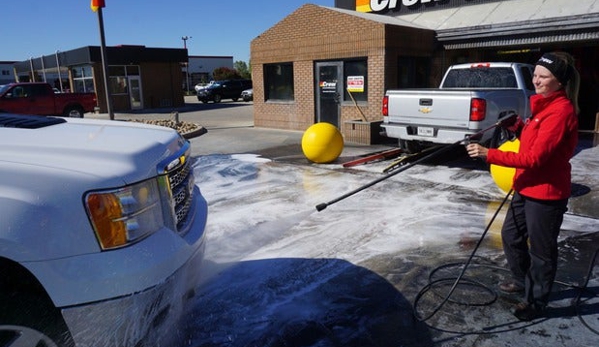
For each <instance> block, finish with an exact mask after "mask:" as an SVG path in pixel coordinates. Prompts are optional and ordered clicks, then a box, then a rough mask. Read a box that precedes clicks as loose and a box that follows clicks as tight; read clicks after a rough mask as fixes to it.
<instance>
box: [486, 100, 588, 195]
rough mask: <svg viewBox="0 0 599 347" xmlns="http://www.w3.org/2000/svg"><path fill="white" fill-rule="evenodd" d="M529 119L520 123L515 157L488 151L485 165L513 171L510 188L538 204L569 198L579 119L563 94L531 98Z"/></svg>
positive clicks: (492, 150)
mask: <svg viewBox="0 0 599 347" xmlns="http://www.w3.org/2000/svg"><path fill="white" fill-rule="evenodd" d="M530 107H531V111H532V116H531V117H530V118H529V119H527V120H526V122H525V123H523V122H520V126H521V128H522V132H521V134H520V150H519V152H518V153H513V152H502V151H500V150H498V149H489V153H488V155H487V162H488V163H490V164H496V165H501V166H507V167H514V168H516V174H515V175H514V183H513V188H514V190H515V191H517V192H519V193H520V194H522V195H523V196H527V197H530V198H534V199H541V200H561V199H567V198H569V197H570V193H571V166H570V158H572V156H573V155H574V150H575V148H576V145H577V143H578V118H577V117H576V112H575V110H574V106H573V105H572V103H571V102H570V100H569V99H568V98H567V97H566V93H565V92H564V91H563V90H559V91H556V92H554V93H553V94H551V95H549V96H547V97H544V96H542V95H540V94H537V95H533V96H531V98H530Z"/></svg>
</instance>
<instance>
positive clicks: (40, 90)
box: [31, 84, 48, 96]
mask: <svg viewBox="0 0 599 347" xmlns="http://www.w3.org/2000/svg"><path fill="white" fill-rule="evenodd" d="M47 94H48V87H47V86H46V85H42V84H38V85H33V86H31V96H44V95H47Z"/></svg>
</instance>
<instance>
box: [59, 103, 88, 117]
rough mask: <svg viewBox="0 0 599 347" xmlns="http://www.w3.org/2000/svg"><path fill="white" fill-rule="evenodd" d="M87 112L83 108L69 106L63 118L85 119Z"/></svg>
mask: <svg viewBox="0 0 599 347" xmlns="http://www.w3.org/2000/svg"><path fill="white" fill-rule="evenodd" d="M84 113H85V111H84V110H83V108H82V107H81V106H78V105H74V106H67V107H66V108H65V110H64V113H63V116H65V117H70V118H83V114H84Z"/></svg>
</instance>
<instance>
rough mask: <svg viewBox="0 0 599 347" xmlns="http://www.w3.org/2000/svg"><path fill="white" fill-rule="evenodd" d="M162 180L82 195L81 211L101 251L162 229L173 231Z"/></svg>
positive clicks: (137, 239) (169, 197)
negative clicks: (82, 208)
mask: <svg viewBox="0 0 599 347" xmlns="http://www.w3.org/2000/svg"><path fill="white" fill-rule="evenodd" d="M167 180H168V178H167V177H166V176H159V177H158V178H153V179H149V180H146V181H142V182H139V183H136V184H133V185H130V186H125V187H122V188H117V189H110V190H102V191H93V192H89V193H87V194H86V195H85V199H84V201H85V207H86V210H87V214H88V216H89V219H90V222H91V224H92V226H93V228H94V232H95V234H96V237H97V239H98V242H99V243H100V247H101V248H102V249H103V250H108V249H113V248H119V247H124V246H127V245H129V244H132V243H135V242H137V241H140V240H142V239H143V238H145V237H147V236H149V235H151V234H152V233H154V232H156V231H158V230H159V229H160V228H162V227H167V228H170V229H172V230H176V226H175V221H174V217H173V212H172V211H173V207H172V202H171V201H172V199H171V193H170V189H169V184H168V182H167Z"/></svg>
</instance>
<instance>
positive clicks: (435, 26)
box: [251, 0, 599, 144]
mask: <svg viewBox="0 0 599 347" xmlns="http://www.w3.org/2000/svg"><path fill="white" fill-rule="evenodd" d="M594 3H595V1H594V0H579V1H576V6H572V4H571V2H569V1H568V0H545V1H536V0H535V1H527V0H444V1H425V0H420V1H416V0H404V1H386V0H372V1H370V0H337V1H335V7H334V8H332V7H322V6H317V5H312V4H306V5H304V6H302V7H300V8H299V9H297V10H296V11H295V12H293V13H291V14H290V15H289V16H287V17H286V18H283V19H282V20H281V21H280V22H278V23H277V24H275V25H274V26H273V27H271V28H269V29H268V30H266V31H265V32H263V33H262V34H261V35H260V36H258V37H256V38H255V39H254V40H252V42H251V69H252V79H253V82H254V124H255V125H256V126H261V127H270V128H279V129H290V130H302V131H303V130H305V129H307V128H308V127H309V126H310V125H312V124H314V123H317V122H329V123H332V124H334V125H336V126H337V127H338V128H339V129H340V130H341V132H342V134H343V135H344V137H345V140H346V141H348V142H356V143H366V144H369V143H375V142H376V141H377V140H378V134H379V131H380V127H379V125H380V123H381V121H382V115H381V106H382V105H381V103H382V97H383V95H384V93H385V90H387V89H392V88H413V87H418V88H420V87H435V86H436V85H438V84H439V82H440V80H441V78H442V76H443V73H444V71H445V69H446V68H447V67H448V66H449V65H452V64H455V63H461V62H472V61H518V62H525V63H534V62H535V61H536V60H537V59H538V57H540V56H541V55H542V53H543V52H545V51H551V50H566V51H568V52H570V53H572V54H573V55H574V56H575V58H577V60H578V66H577V67H578V70H579V71H580V72H581V76H583V80H582V81H581V82H582V85H581V87H582V88H581V97H580V100H579V101H580V104H581V105H580V106H581V109H582V112H581V115H580V124H581V129H582V130H583V131H593V130H594V129H596V125H595V122H596V120H595V119H596V117H597V111H598V107H599V106H598V104H597V100H599V82H598V80H599V78H598V76H599V70H598V69H599V68H598V67H597V65H596V63H595V61H596V59H597V58H598V57H599V46H598V45H597V42H598V39H599V9H597V8H595V7H594V6H595V5H594ZM392 6H395V7H392ZM564 6H566V7H564Z"/></svg>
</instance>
